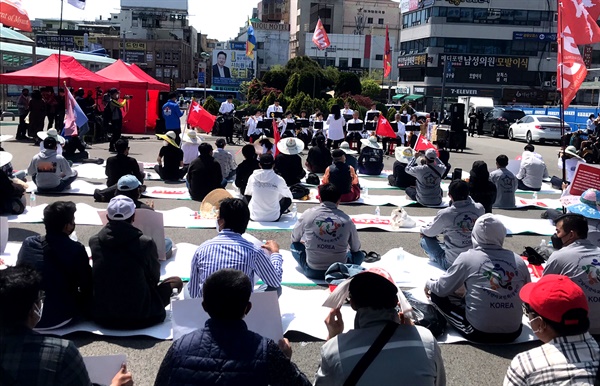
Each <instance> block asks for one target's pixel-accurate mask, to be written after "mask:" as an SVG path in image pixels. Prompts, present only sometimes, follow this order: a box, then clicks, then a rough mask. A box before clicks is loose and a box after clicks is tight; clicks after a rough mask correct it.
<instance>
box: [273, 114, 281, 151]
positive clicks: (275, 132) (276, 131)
mask: <svg viewBox="0 0 600 386" xmlns="http://www.w3.org/2000/svg"><path fill="white" fill-rule="evenodd" d="M273 139H274V140H275V154H273V157H277V154H278V153H279V149H277V144H278V143H279V140H280V139H281V137H280V136H279V127H278V126H277V120H276V119H273Z"/></svg>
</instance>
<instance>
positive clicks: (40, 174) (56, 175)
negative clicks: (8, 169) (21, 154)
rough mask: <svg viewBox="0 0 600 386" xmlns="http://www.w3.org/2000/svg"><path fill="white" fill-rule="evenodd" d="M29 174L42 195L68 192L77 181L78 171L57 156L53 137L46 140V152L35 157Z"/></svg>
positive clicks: (28, 170) (61, 157) (60, 156)
mask: <svg viewBox="0 0 600 386" xmlns="http://www.w3.org/2000/svg"><path fill="white" fill-rule="evenodd" d="M27 173H28V174H29V175H30V176H31V178H32V179H33V182H34V183H35V184H36V185H37V191H38V192H40V193H51V192H52V193H54V192H62V191H64V190H68V189H70V188H71V183H72V182H73V181H75V180H76V179H77V171H76V170H73V169H71V166H70V165H69V161H67V160H66V159H65V158H64V157H63V156H62V155H58V154H56V139H54V138H52V137H47V138H46V139H44V150H42V151H41V152H39V153H38V154H36V155H35V156H33V159H32V160H31V163H30V164H29V167H28V168H27Z"/></svg>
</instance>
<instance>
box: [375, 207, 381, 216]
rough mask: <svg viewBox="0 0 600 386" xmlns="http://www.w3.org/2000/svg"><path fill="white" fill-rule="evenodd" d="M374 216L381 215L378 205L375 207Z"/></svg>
mask: <svg viewBox="0 0 600 386" xmlns="http://www.w3.org/2000/svg"><path fill="white" fill-rule="evenodd" d="M375 216H377V217H379V216H381V209H380V208H379V206H376V207H375Z"/></svg>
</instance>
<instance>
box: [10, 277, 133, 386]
mask: <svg viewBox="0 0 600 386" xmlns="http://www.w3.org/2000/svg"><path fill="white" fill-rule="evenodd" d="M42 311H45V307H44V291H43V290H42V278H41V277H40V275H39V274H38V273H37V272H36V271H35V270H34V269H33V268H31V267H27V266H19V267H8V268H6V269H3V270H0V341H1V342H2V344H1V345H0V369H2V370H1V372H2V376H1V377H0V383H2V384H3V385H4V384H6V385H36V386H54V385H86V386H87V385H91V381H90V377H89V375H88V372H87V369H86V367H85V364H84V362H83V358H82V357H81V354H80V353H79V350H77V347H76V346H75V344H73V342H71V341H70V340H66V339H60V338H55V337H52V336H48V335H41V334H38V333H36V332H34V331H33V329H34V328H35V327H36V325H37V323H38V322H39V321H40V319H41V318H43V317H44V315H45V312H44V313H43V312H42ZM130 385H133V380H132V377H131V373H129V372H127V370H126V368H125V367H124V366H122V367H121V369H120V370H119V371H118V373H117V374H116V375H115V377H114V378H113V379H112V382H111V384H110V386H130Z"/></svg>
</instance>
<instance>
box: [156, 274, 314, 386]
mask: <svg viewBox="0 0 600 386" xmlns="http://www.w3.org/2000/svg"><path fill="white" fill-rule="evenodd" d="M202 293H203V295H204V296H203V298H202V308H204V310H205V311H206V312H207V313H208V315H209V317H210V319H208V320H207V321H206V323H205V325H204V328H202V329H199V330H195V331H193V332H191V333H189V334H187V335H184V336H183V337H181V338H180V339H178V340H176V341H174V342H173V344H172V345H171V347H170V348H169V351H167V354H166V355H165V358H164V359H163V361H162V363H161V365H160V369H159V370H158V374H157V376H156V381H155V382H154V384H155V385H156V386H163V385H174V384H196V385H216V384H227V385H267V384H268V385H274V386H278V385H280V386H284V385H285V386H296V385H298V386H310V385H311V383H310V381H309V380H308V379H307V378H306V376H305V375H304V374H303V373H302V372H300V370H298V367H296V365H295V364H294V363H292V362H291V361H290V359H291V357H292V347H291V346H290V343H289V341H288V340H287V339H285V338H284V339H282V340H280V341H279V343H278V344H277V343H275V342H274V341H273V340H271V339H268V338H265V337H263V336H260V335H259V334H257V333H255V332H252V331H249V330H248V326H247V325H246V323H245V322H244V320H243V319H244V317H245V316H246V315H247V314H248V313H249V312H250V311H251V309H252V303H251V302H250V295H251V294H252V282H251V281H250V279H249V278H248V276H247V275H246V274H245V273H244V272H243V271H239V270H235V269H220V270H218V271H216V272H214V273H212V274H211V275H210V276H208V278H207V279H206V281H205V282H204V283H203V291H202Z"/></svg>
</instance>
